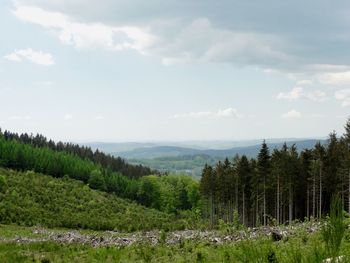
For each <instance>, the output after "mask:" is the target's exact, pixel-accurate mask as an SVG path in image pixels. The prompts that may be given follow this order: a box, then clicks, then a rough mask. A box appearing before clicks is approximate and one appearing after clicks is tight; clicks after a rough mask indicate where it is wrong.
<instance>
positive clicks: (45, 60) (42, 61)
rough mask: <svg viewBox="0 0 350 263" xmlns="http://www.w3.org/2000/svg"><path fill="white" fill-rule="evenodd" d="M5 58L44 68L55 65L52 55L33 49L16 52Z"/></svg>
mask: <svg viewBox="0 0 350 263" xmlns="http://www.w3.org/2000/svg"><path fill="white" fill-rule="evenodd" d="M4 58H5V59H7V60H11V61H17V62H19V61H23V60H29V61H31V62H33V63H35V64H39V65H44V66H51V65H53V64H55V61H54V59H53V56H52V55H51V54H50V53H45V52H43V51H34V50H33V49H31V48H27V49H19V50H15V51H14V52H12V53H10V54H7V55H5V56H4Z"/></svg>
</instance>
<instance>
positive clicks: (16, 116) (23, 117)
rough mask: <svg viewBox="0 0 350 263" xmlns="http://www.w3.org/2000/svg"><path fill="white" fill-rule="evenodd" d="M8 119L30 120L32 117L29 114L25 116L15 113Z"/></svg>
mask: <svg viewBox="0 0 350 263" xmlns="http://www.w3.org/2000/svg"><path fill="white" fill-rule="evenodd" d="M8 119H9V120H11V121H18V120H25V121H29V120H31V119H32V117H31V116H29V115H25V116H18V115H13V116H10V117H8Z"/></svg>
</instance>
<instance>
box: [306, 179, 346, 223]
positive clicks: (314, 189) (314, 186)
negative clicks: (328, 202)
mask: <svg viewBox="0 0 350 263" xmlns="http://www.w3.org/2000/svg"><path fill="white" fill-rule="evenodd" d="M349 182H350V181H349ZM315 209H316V176H315V174H314V180H313V187H312V217H313V218H315V212H316V211H315Z"/></svg>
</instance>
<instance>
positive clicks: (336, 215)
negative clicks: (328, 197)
mask: <svg viewBox="0 0 350 263" xmlns="http://www.w3.org/2000/svg"><path fill="white" fill-rule="evenodd" d="M344 233H345V224H344V215H343V210H342V203H341V199H340V197H339V196H338V195H335V196H333V197H332V202H331V209H330V216H329V218H327V220H326V221H325V222H324V224H323V226H322V238H323V240H324V242H325V245H326V250H327V253H328V255H329V256H330V257H332V258H334V257H336V256H337V255H338V253H339V249H340V245H341V242H342V240H343V237H344Z"/></svg>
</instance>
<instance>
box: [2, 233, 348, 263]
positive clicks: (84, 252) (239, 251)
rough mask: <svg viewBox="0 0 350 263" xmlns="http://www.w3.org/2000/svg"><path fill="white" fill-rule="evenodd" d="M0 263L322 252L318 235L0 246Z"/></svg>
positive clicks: (274, 258) (286, 258)
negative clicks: (216, 241)
mask: <svg viewBox="0 0 350 263" xmlns="http://www.w3.org/2000/svg"><path fill="white" fill-rule="evenodd" d="M340 252H341V255H344V256H346V257H344V260H343V261H342V262H350V261H349V256H350V245H349V243H345V244H343V246H342V248H341V251H340ZM0 258H1V259H2V261H1V262H174V263H176V262H281V263H283V262H292V263H293V262H295V263H296V262H302V263H304V262H305V263H312V262H322V260H324V259H325V258H326V255H325V249H324V247H323V244H322V242H321V239H320V237H319V235H314V236H313V237H312V238H310V240H309V241H308V242H307V243H303V242H302V241H301V240H300V239H292V240H289V241H287V242H272V241H271V240H269V239H261V240H258V241H242V242H238V243H236V244H227V245H213V244H209V243H202V242H195V241H184V242H183V243H181V244H178V245H172V246H164V245H159V246H151V245H145V244H143V245H133V246H130V247H124V248H117V247H101V248H92V247H90V246H88V245H79V244H69V245H68V244H58V243H53V242H42V243H31V244H15V243H1V244H0Z"/></svg>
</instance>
